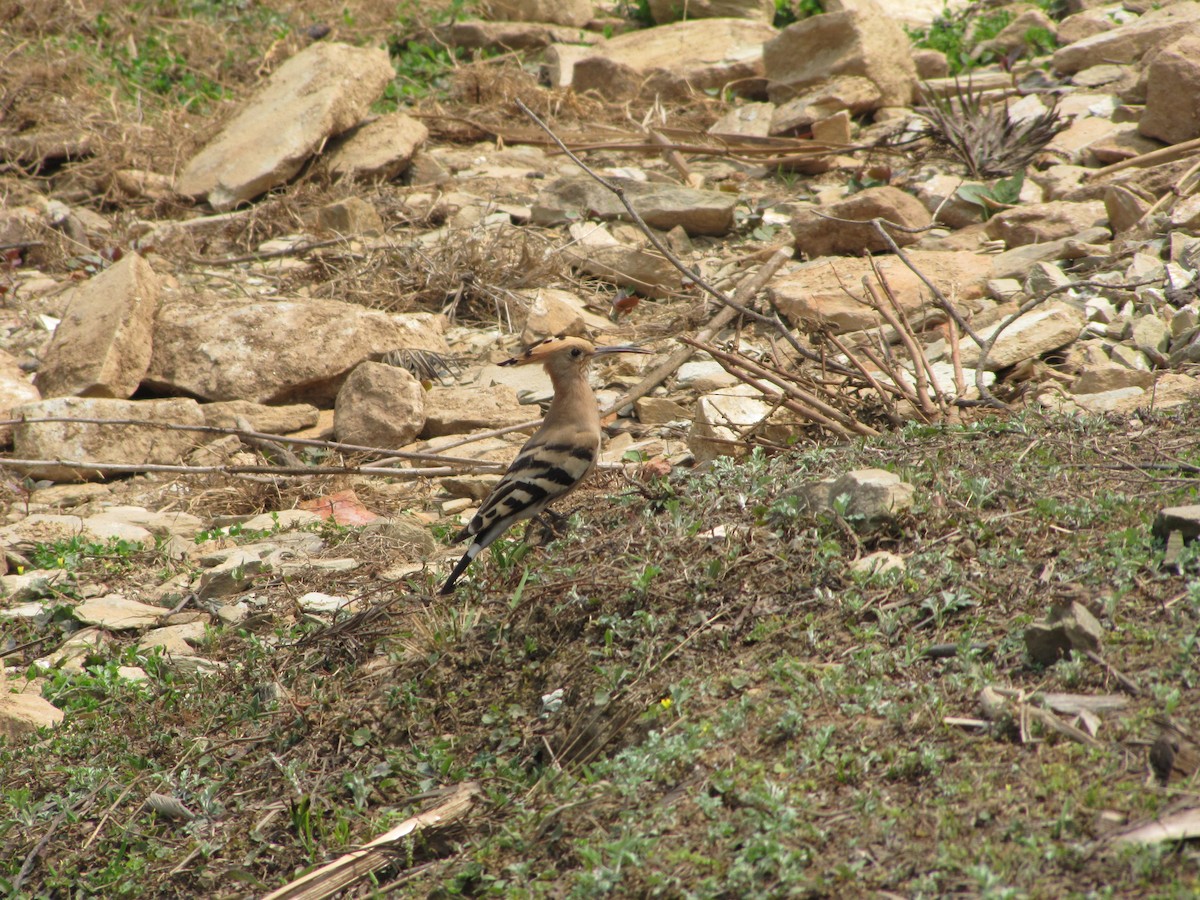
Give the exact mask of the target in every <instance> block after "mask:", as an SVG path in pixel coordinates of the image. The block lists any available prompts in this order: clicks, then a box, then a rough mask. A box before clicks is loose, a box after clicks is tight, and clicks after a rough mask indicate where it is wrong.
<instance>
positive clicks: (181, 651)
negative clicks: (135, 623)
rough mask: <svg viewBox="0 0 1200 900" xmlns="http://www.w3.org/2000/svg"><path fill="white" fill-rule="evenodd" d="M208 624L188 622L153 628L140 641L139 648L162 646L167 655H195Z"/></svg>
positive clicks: (147, 648) (149, 648) (151, 648)
mask: <svg viewBox="0 0 1200 900" xmlns="http://www.w3.org/2000/svg"><path fill="white" fill-rule="evenodd" d="M206 631H207V626H206V625H205V623H204V622H203V621H195V622H187V623H185V624H183V625H167V626H166V627H164V628H153V629H151V630H150V631H147V632H146V633H145V634H144V635H142V639H141V640H140V641H138V649H139V650H153V649H154V648H155V647H161V648H162V651H163V653H164V654H166V655H170V656H193V655H195V652H196V650H195V648H196V647H197V646H198V645H199V644H200V643H201V642H203V640H204V637H205V633H206Z"/></svg>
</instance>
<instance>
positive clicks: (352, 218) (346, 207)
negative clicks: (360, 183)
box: [317, 197, 384, 237]
mask: <svg viewBox="0 0 1200 900" xmlns="http://www.w3.org/2000/svg"><path fill="white" fill-rule="evenodd" d="M317 224H318V225H319V226H320V227H321V228H323V229H325V230H327V231H333V232H336V233H337V234H361V235H365V236H367V237H378V236H379V235H381V234H383V232H384V225H383V219H382V218H380V216H379V211H378V210H376V209H375V207H374V206H372V205H371V204H370V203H368V202H367V201H366V200H363V199H362V198H361V197H347V198H346V199H345V200H338V201H336V202H334V203H328V204H326V205H325V206H322V207H321V208H320V210H318V211H317Z"/></svg>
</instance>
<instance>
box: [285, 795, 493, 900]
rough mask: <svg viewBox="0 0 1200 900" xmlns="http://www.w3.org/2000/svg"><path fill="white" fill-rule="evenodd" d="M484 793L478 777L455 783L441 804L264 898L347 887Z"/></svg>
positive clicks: (310, 895) (313, 898)
mask: <svg viewBox="0 0 1200 900" xmlns="http://www.w3.org/2000/svg"><path fill="white" fill-rule="evenodd" d="M481 793H482V788H481V787H480V785H479V783H478V782H476V781H468V782H465V783H463V784H460V785H458V786H457V787H455V788H454V789H453V790H452V791H451V792H450V793H449V795H448V796H446V797H445V799H443V800H442V801H441V802H440V803H439V804H438V805H437V806H434V807H433V808H432V809H427V810H425V811H424V812H421V813H418V814H417V815H415V816H412V817H411V818H409V819H405V820H404V821H403V822H401V823H400V824H399V825H397V826H396V827H395V828H393V829H391V830H390V831H387V832H385V833H384V834H381V835H380V836H379V837H377V838H375V840H373V841H371V842H370V843H369V844H365V845H363V846H362V847H361V848H360V849H358V850H354V851H352V852H351V853H347V854H345V855H344V856H341V857H339V858H338V859H336V860H334V861H333V862H331V863H328V864H327V865H324V866H321V867H320V868H319V869H315V870H314V871H312V872H309V873H308V874H307V875H304V876H301V877H300V878H297V879H296V880H295V881H293V882H291V883H289V884H285V885H284V886H283V887H281V888H279V889H277V890H274V891H271V893H269V894H267V895H266V896H264V897H263V900H323V898H325V897H331V896H333V895H334V894H336V893H338V892H339V891H342V890H345V889H346V888H348V887H350V886H351V885H352V884H354V883H355V882H357V881H361V880H362V879H363V878H366V877H368V876H369V875H371V874H372V873H374V872H377V871H379V870H380V869H383V868H386V867H387V866H390V865H393V864H395V862H396V856H397V850H400V849H402V848H403V844H402V843H401V842H402V841H405V840H406V839H407V840H412V836H413V835H416V834H419V833H420V832H422V831H430V830H433V829H438V828H445V827H446V826H448V825H451V824H453V823H454V822H456V821H458V820H459V819H461V818H463V817H464V816H466V814H467V813H468V812H470V811H471V807H472V806H473V805H474V803H475V798H476V797H478V796H479V794H481Z"/></svg>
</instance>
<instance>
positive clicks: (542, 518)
mask: <svg viewBox="0 0 1200 900" xmlns="http://www.w3.org/2000/svg"><path fill="white" fill-rule="evenodd" d="M535 524H536V525H537V526H538V527H539V528H541V530H542V531H541V534H540V535H539V538H540V540H539V541H538V544H548V543H550V541H552V540H555V539H556V538H560V537H562V536H563V535H564V534H566V533H567V526H568V524H569V517H568V516H564V515H563V514H562V513H560V512H558V511H557V510H553V509H544V510H542V511H541V512H540V513H538V514H537V515H536V516H534V517H533V518H532V519H530V520H529V524H528V525H526V526H525V543H527V544H530V545H533V540H532V537H533V534H532V532H533V527H534V525H535Z"/></svg>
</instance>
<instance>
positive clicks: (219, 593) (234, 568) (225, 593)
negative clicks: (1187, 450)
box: [196, 548, 263, 600]
mask: <svg viewBox="0 0 1200 900" xmlns="http://www.w3.org/2000/svg"><path fill="white" fill-rule="evenodd" d="M262 570H263V561H262V559H261V558H260V557H259V555H258V554H257V553H254V552H253V551H252V550H248V549H246V548H242V549H239V550H235V551H232V552H230V553H228V554H226V556H225V559H224V560H223V561H222V562H220V563H218V564H217V565H215V566H213V567H211V568H209V569H206V570H205V571H204V572H202V573H201V574H200V581H199V583H198V584H197V586H196V595H197V597H198V598H199V599H201V600H220V599H222V598H224V597H232V596H233V595H234V594H238V593H241V592H242V591H244V590H245V589H246V588H248V587H249V586H250V584H251V580H252V579H253V577H254V576H255V575H257V574H258V573H259V572H261V571H262Z"/></svg>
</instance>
